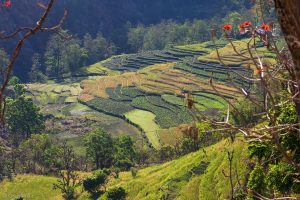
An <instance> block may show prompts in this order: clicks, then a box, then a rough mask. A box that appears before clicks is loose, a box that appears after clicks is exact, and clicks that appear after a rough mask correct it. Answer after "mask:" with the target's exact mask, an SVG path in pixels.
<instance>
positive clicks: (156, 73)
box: [26, 41, 271, 147]
mask: <svg viewBox="0 0 300 200" xmlns="http://www.w3.org/2000/svg"><path fill="white" fill-rule="evenodd" d="M235 44H236V45H237V46H238V48H237V49H238V51H241V52H242V53H243V54H244V55H247V52H246V51H245V42H244V41H237V42H235ZM217 46H218V48H219V51H220V53H221V55H222V56H223V57H224V59H225V60H226V62H228V63H229V64H231V65H232V66H231V67H232V69H234V70H237V71H238V72H239V73H242V74H245V73H248V74H252V73H253V72H252V71H251V70H250V71H249V69H246V68H245V64H246V63H247V61H246V60H242V59H240V60H239V59H238V58H235V56H234V54H235V52H233V51H232V50H231V51H229V50H228V49H230V45H228V44H226V43H225V42H224V41H217ZM258 51H259V52H261V53H263V49H262V48H259V49H258ZM266 56H269V57H270V56H271V55H266ZM74 76H75V77H79V78H80V79H81V80H77V81H76V80H75V82H71V83H69V82H68V83H67V81H69V80H66V83H55V81H52V82H51V81H49V83H47V84H28V85H26V88H27V90H28V94H29V95H30V96H31V97H32V98H33V99H34V101H35V102H36V103H37V104H38V105H40V106H42V111H43V112H45V113H46V114H50V115H53V116H54V117H55V118H57V119H63V120H67V121H68V120H69V121H73V124H71V126H74V127H80V128H83V127H85V125H84V123H85V120H87V121H88V123H90V125H89V127H91V128H95V127H99V126H101V127H103V128H104V129H105V130H107V131H112V134H113V135H116V134H117V135H118V134H122V133H125V134H130V135H133V136H134V137H135V138H139V137H142V135H143V134H140V136H139V137H138V136H137V135H136V133H137V130H138V129H137V128H134V127H133V125H131V124H130V123H132V124H134V125H136V126H138V127H139V130H143V132H144V133H146V136H147V137H146V138H147V140H148V141H149V142H150V143H151V144H152V145H153V146H154V147H158V146H159V145H164V144H174V141H173V140H172V141H171V140H170V141H168V138H167V136H169V135H170V134H169V133H170V130H172V131H173V132H174V133H173V135H174V136H175V135H176V137H174V138H178V137H179V136H180V135H182V133H181V131H180V130H179V129H177V128H176V127H178V126H180V125H183V124H189V123H191V122H192V121H193V118H192V116H191V111H189V110H188V109H187V107H186V102H185V100H184V98H183V95H184V93H186V92H187V91H190V92H192V93H193V99H194V101H195V103H196V107H197V108H198V109H199V110H201V111H204V112H205V111H208V112H209V113H211V115H214V114H215V113H216V111H219V110H224V109H226V107H227V103H226V102H225V101H224V100H223V99H222V98H220V97H218V95H216V93H217V92H216V91H215V90H214V89H213V88H212V87H211V85H210V84H209V80H210V78H214V86H215V88H216V89H217V90H218V91H219V93H220V94H221V95H223V96H224V97H226V98H228V99H233V98H238V97H239V96H240V94H238V92H237V89H235V88H233V87H232V86H231V83H230V82H229V79H228V77H227V71H226V68H225V67H224V66H222V65H221V64H220V63H219V61H218V58H217V57H216V53H215V47H214V46H213V44H212V42H205V43H199V44H192V45H185V46H177V47H172V48H169V49H165V50H159V51H148V52H141V53H137V54H128V55H120V56H113V57H111V58H109V59H107V60H103V61H100V62H98V63H95V64H93V65H90V66H86V67H83V68H81V69H80V70H79V71H78V73H75V75H74ZM235 83H237V84H239V85H247V84H248V85H249V83H246V82H243V81H242V80H240V79H238V78H236V77H235ZM83 104H84V105H83ZM100 113H101V114H100ZM100 115H103V116H100ZM109 116H111V117H109ZM126 120H129V121H130V123H128V121H126ZM58 126H59V127H60V128H58V130H55V133H59V132H60V131H62V134H65V133H71V132H74V131H75V130H74V129H72V128H70V130H67V127H66V128H65V127H63V126H62V125H60V124H59V125H58ZM75 129H76V128H75ZM77 129H78V128H77ZM153 129H154V130H155V131H156V129H158V132H155V133H154V132H153V131H152V130H153ZM116 130H117V131H116ZM88 131H90V129H85V131H83V134H85V133H86V132H88ZM75 132H78V133H79V131H77V130H76V131H75ZM131 132H132V133H131ZM177 136H178V137H177ZM170 137H172V136H170ZM78 138H79V139H78ZM78 138H77V139H74V141H70V142H71V143H72V144H78V143H79V142H80V138H81V137H78ZM161 138H162V140H161Z"/></svg>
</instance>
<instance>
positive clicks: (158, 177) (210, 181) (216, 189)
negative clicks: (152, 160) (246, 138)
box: [110, 140, 247, 200]
mask: <svg viewBox="0 0 300 200" xmlns="http://www.w3.org/2000/svg"><path fill="white" fill-rule="evenodd" d="M228 150H234V152H235V153H234V155H235V156H234V161H233V166H236V168H237V171H238V173H239V177H240V178H241V179H242V180H241V181H243V179H244V177H245V174H246V169H247V167H246V166H247V164H246V163H247V159H246V154H247V149H246V145H245V144H244V142H243V141H242V140H237V142H236V143H235V144H234V145H229V142H228V141H227V140H224V141H222V142H220V143H217V144H216V145H213V146H210V147H207V148H205V150H204V151H203V150H200V151H198V152H195V153H191V154H188V155H186V156H184V157H182V158H180V159H178V160H174V161H171V162H168V163H165V164H162V165H156V166H153V167H149V168H146V169H142V170H140V171H139V172H138V175H137V177H136V178H132V176H131V174H130V173H129V172H127V173H122V174H121V175H120V178H119V179H114V180H112V181H111V182H110V186H122V187H124V188H125V189H126V191H127V192H128V199H134V200H140V199H145V200H146V199H147V200H156V199H163V198H167V197H168V198H169V199H182V200H183V199H184V200H194V199H195V200H196V199H207V200H214V199H226V198H228V197H229V195H230V184H229V180H228V178H225V177H224V175H223V174H222V170H223V169H224V170H225V172H226V173H228V171H227V169H229V161H228V159H227V151H228ZM234 184H237V181H236V179H235V180H234Z"/></svg>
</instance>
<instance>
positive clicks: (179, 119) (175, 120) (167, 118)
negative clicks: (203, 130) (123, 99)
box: [132, 97, 192, 128]
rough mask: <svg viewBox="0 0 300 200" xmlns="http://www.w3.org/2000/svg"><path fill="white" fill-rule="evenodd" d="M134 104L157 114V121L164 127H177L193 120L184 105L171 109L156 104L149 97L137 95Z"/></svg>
mask: <svg viewBox="0 0 300 200" xmlns="http://www.w3.org/2000/svg"><path fill="white" fill-rule="evenodd" d="M132 106H134V107H135V108H138V109H142V110H147V111H150V112H152V113H154V114H155V115H156V118H155V120H156V122H157V123H158V124H159V125H160V126H161V127H162V128H169V127H175V126H178V125H179V124H184V123H188V122H191V121H192V118H191V116H190V115H189V114H188V113H187V110H185V109H184V107H182V108H180V107H178V109H177V110H171V109H168V108H166V107H163V106H158V105H155V104H153V103H152V102H151V99H149V97H137V98H135V99H134V100H133V101H132Z"/></svg>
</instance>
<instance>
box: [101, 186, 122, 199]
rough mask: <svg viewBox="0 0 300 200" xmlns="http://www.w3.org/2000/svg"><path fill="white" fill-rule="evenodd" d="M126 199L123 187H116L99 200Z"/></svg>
mask: <svg viewBox="0 0 300 200" xmlns="http://www.w3.org/2000/svg"><path fill="white" fill-rule="evenodd" d="M125 198H126V191H125V189H124V188H122V187H115V188H112V189H110V190H109V191H108V192H106V193H105V194H104V195H103V196H101V197H100V198H99V199H98V200H124V199H125Z"/></svg>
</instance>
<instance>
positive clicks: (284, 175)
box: [266, 162, 295, 193]
mask: <svg viewBox="0 0 300 200" xmlns="http://www.w3.org/2000/svg"><path fill="white" fill-rule="evenodd" d="M294 172H295V169H294V168H293V167H292V166H291V165H289V164H287V163H283V162H280V163H279V164H278V165H270V167H269V173H268V174H267V177H266V181H267V184H268V186H269V187H270V188H272V189H274V190H277V191H279V192H282V193H284V192H288V191H290V190H291V188H292V186H293V176H292V173H294Z"/></svg>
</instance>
